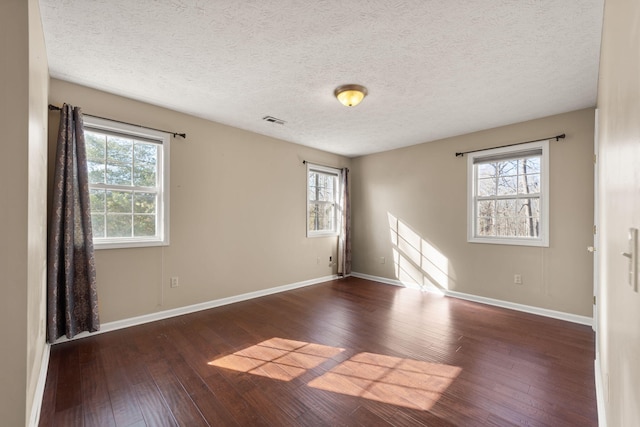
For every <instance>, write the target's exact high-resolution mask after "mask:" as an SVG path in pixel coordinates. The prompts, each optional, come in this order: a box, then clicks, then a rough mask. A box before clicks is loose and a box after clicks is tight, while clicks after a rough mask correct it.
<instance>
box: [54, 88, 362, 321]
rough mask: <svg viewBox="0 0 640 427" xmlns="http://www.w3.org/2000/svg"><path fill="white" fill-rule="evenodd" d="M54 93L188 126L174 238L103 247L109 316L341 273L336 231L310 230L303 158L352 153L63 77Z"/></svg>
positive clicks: (177, 148) (340, 161)
mask: <svg viewBox="0 0 640 427" xmlns="http://www.w3.org/2000/svg"><path fill="white" fill-rule="evenodd" d="M50 102H51V103H53V104H56V105H62V103H63V102H67V103H70V104H73V105H77V106H81V107H82V108H83V111H84V112H85V113H87V114H94V115H99V116H104V117H109V118H113V119H116V120H123V121H128V122H133V123H137V124H143V125H146V126H150V127H158V128H161V129H167V130H175V131H179V132H186V134H187V139H184V140H183V139H181V138H172V140H171V185H170V187H171V193H170V196H171V244H170V246H167V247H163V248H144V249H107V250H99V251H97V253H96V260H97V271H98V298H99V301H100V316H101V321H102V322H103V323H104V322H110V321H115V320H120V319H126V318H129V317H132V316H138V315H143V314H149V313H153V312H156V311H160V310H166V309H171V308H177V307H182V306H186V305H190V304H195V303H201V302H206V301H210V300H215V299H218V298H223V297H229V296H234V295H238V294H242V293H246V292H252V291H259V290H263V289H267V288H271V287H276V286H281V285H287V284H291V283H296V282H301V281H305V280H310V279H316V278H320V277H325V276H329V275H331V274H335V273H336V271H337V270H336V266H335V265H333V266H330V265H329V257H330V256H332V257H333V260H334V261H335V259H336V258H335V257H336V250H337V249H336V244H337V239H336V238H335V237H333V238H331V237H329V238H327V237H324V238H307V237H306V231H305V215H306V207H305V203H306V187H305V185H306V179H305V177H306V167H305V165H303V164H302V161H303V160H309V161H313V162H318V163H322V164H328V165H332V166H336V167H343V166H348V165H349V159H347V158H344V157H340V156H337V155H333V154H329V153H325V152H321V151H318V150H314V149H310V148H306V147H303V146H300V145H295V144H290V143H287V142H283V141H280V140H276V139H273V138H269V137H265V136H261V135H257V134H255V133H251V132H247V131H243V130H240V129H236V128H232V127H229V126H225V125H221V124H218V123H214V122H210V121H207V120H203V119H199V118H196V117H193V116H188V115H185V114H180V113H176V112H173V111H170V110H167V109H163V108H159V107H155V106H152V105H149V104H144V103H140V102H136V101H132V100H130V99H126V98H122V97H119V96H115V95H111V94H107V93H104V92H99V91H96V90H93V89H89V88H86V87H82V86H78V85H75V84H71V83H68V82H63V81H59V80H55V79H52V81H51V95H50ZM49 117H50V121H51V126H50V128H51V130H50V132H49V134H50V153H53V150H54V149H55V135H53V134H54V133H55V130H56V129H57V128H58V124H57V121H58V120H59V115H58V113H52V114H50V116H49ZM256 120H260V117H256ZM265 126H272V125H271V124H267V123H265ZM318 257H319V258H320V262H319V263H318V261H317V258H318ZM172 276H178V277H179V281H180V287H178V288H170V287H169V283H170V278H171V277H172Z"/></svg>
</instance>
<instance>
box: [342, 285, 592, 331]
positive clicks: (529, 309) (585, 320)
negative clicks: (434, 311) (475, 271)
mask: <svg viewBox="0 0 640 427" xmlns="http://www.w3.org/2000/svg"><path fill="white" fill-rule="evenodd" d="M351 275H352V276H354V277H360V278H362V279H367V280H373V281H376V282H381V283H386V284H389V285H394V286H402V287H411V288H416V289H421V288H420V287H419V286H417V285H413V286H412V285H407V284H404V283H402V282H400V281H399V280H393V279H387V278H385V277H378V276H371V275H369V274H362V273H351ZM422 290H426V291H428V292H434V293H439V294H441V295H446V296H448V297H453V298H459V299H464V300H467V301H473V302H478V303H481V304H488V305H494V306H496V307H502V308H508V309H511V310H517V311H522V312H525V313H531V314H537V315H538V316H544V317H551V318H554V319H560V320H566V321H567V322H573V323H579V324H581V325H588V326H591V325H592V324H593V319H592V318H591V317H587V316H579V315H577V314H571V313H565V312H562V311H555V310H549V309H546V308H540V307H534V306H531V305H524V304H518V303H515V302H509V301H503V300H498V299H494V298H487V297H482V296H478V295H472V294H465V293H463V292H456V291H442V290H440V289H438V288H433V289H430V288H429V289H422Z"/></svg>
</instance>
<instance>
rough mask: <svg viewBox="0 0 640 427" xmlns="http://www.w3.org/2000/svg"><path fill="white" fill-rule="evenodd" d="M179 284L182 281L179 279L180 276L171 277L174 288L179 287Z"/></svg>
mask: <svg viewBox="0 0 640 427" xmlns="http://www.w3.org/2000/svg"><path fill="white" fill-rule="evenodd" d="M178 286H180V281H179V280H178V277H172V278H171V287H172V288H177V287H178Z"/></svg>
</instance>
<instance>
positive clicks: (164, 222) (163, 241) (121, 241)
mask: <svg viewBox="0 0 640 427" xmlns="http://www.w3.org/2000/svg"><path fill="white" fill-rule="evenodd" d="M83 122H84V129H86V130H89V131H91V130H93V131H96V132H101V131H104V132H111V133H116V134H121V135H123V136H130V137H132V138H138V139H143V140H151V141H153V142H156V143H157V144H158V145H160V146H161V150H159V152H160V155H159V158H158V163H157V165H158V187H156V188H157V195H158V198H157V205H156V210H157V212H156V233H157V234H156V236H153V237H111V238H109V237H105V238H96V237H94V238H93V246H94V248H95V249H118V248H140V247H151V246H168V245H169V206H170V205H169V154H170V142H171V136H170V134H168V133H165V132H160V131H157V130H153V129H147V128H143V127H138V126H133V125H128V124H124V123H119V122H115V121H111V120H106V119H101V118H97V117H91V116H84V117H83ZM89 188H90V189H92V188H99V189H108V188H110V185H107V184H101V185H96V186H94V185H92V184H89ZM113 188H114V189H120V190H121V189H122V188H123V187H122V186H113ZM127 188H130V189H131V190H134V191H135V190H136V189H137V187H133V186H131V187H127Z"/></svg>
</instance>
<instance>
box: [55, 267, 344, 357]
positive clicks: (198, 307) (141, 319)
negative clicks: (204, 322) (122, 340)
mask: <svg viewBox="0 0 640 427" xmlns="http://www.w3.org/2000/svg"><path fill="white" fill-rule="evenodd" d="M339 277H340V276H338V275H337V274H334V275H331V276H325V277H319V278H317V279H310V280H305V281H302V282H296V283H291V284H288V285H283V286H277V287H275V288H269V289H262V290H259V291H255V292H248V293H246V294H241V295H234V296H231V297H227V298H220V299H216V300H212V301H207V302H202V303H199V304H193V305H188V306H185V307H179V308H174V309H170V310H164V311H158V312H156V313H149V314H144V315H142V316H136V317H130V318H128V319H122V320H116V321H114V322H107V323H103V324H102V325H100V330H99V331H96V332H81V333H79V334H77V335H76V336H74V337H73V338H72V339H69V338H67V337H60V338H59V339H58V340H57V341H56V342H55V343H54V345H55V344H60V343H63V342H66V341H71V340H76V339H81V338H86V337H90V336H93V335H96V334H101V333H105V332H111V331H116V330H118V329H124V328H128V327H130V326H136V325H142V324H144V323H149V322H155V321H157V320H162V319H168V318H170V317H175V316H181V315H183V314H189V313H194V312H196V311H202V310H207V309H210V308H215V307H220V306H223V305H228V304H233V303H236V302H241V301H246V300H250V299H253V298H259V297H263V296H267V295H272V294H277V293H280V292H285V291H290V290H293V289H298V288H303V287H305V286H311V285H317V284H318V283H323V282H328V281H330V280H335V279H338V278H339Z"/></svg>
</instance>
